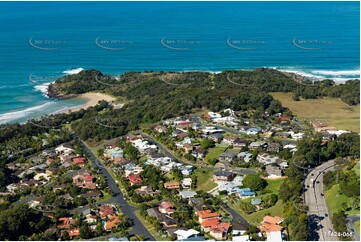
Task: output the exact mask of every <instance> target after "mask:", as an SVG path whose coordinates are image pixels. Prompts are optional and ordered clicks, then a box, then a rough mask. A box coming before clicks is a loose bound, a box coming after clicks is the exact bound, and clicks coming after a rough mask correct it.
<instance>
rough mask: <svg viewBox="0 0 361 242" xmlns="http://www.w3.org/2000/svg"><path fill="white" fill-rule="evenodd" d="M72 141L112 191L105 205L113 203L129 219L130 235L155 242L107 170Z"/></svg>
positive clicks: (87, 150)
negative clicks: (141, 236)
mask: <svg viewBox="0 0 361 242" xmlns="http://www.w3.org/2000/svg"><path fill="white" fill-rule="evenodd" d="M73 138H74V140H76V141H78V142H79V144H80V145H81V146H82V147H83V148H84V150H85V153H86V154H87V156H88V157H89V159H91V161H92V165H93V167H95V168H98V169H99V171H100V172H101V173H102V174H103V176H104V178H105V180H106V181H107V185H108V187H109V188H110V189H111V190H112V193H113V194H114V196H113V197H112V198H111V199H110V200H108V201H106V202H105V203H108V204H109V203H114V204H117V205H118V206H119V207H120V208H121V210H122V213H123V214H124V215H125V216H127V217H128V218H130V219H131V220H132V221H133V223H134V225H133V228H132V231H131V232H132V233H134V234H135V235H140V234H143V235H144V240H151V241H155V238H154V237H153V236H152V234H151V233H150V232H149V231H148V230H147V229H146V228H145V227H144V225H143V224H142V223H141V222H140V220H139V219H138V217H137V216H136V215H135V211H136V209H135V208H134V207H132V206H130V205H129V204H128V202H127V201H126V200H125V197H124V195H123V193H122V192H121V191H120V189H119V187H118V185H117V183H116V182H115V180H114V179H113V177H112V176H111V175H110V174H109V172H108V170H107V169H106V168H105V167H104V166H103V165H102V164H101V162H100V161H99V160H98V159H97V158H96V157H95V155H94V154H93V152H92V151H91V150H90V149H89V148H88V147H87V146H86V145H85V143H84V142H83V141H82V140H81V139H79V138H78V137H77V136H75V135H74V136H73Z"/></svg>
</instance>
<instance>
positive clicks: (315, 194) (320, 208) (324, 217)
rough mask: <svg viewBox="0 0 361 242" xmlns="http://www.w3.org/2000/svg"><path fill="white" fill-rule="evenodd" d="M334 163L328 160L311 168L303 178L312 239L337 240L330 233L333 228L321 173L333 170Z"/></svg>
mask: <svg viewBox="0 0 361 242" xmlns="http://www.w3.org/2000/svg"><path fill="white" fill-rule="evenodd" d="M334 165H335V164H334V160H329V161H327V162H325V163H323V164H322V165H320V166H317V167H315V168H314V169H313V170H311V171H310V172H309V173H308V175H307V177H306V179H305V186H306V187H307V190H306V191H305V194H304V196H305V205H307V206H308V208H309V211H308V216H309V227H310V229H311V231H314V233H312V234H311V239H312V240H322V241H335V240H338V238H337V236H333V234H332V232H334V230H333V227H332V223H331V220H330V216H329V213H328V208H327V204H326V198H325V196H324V187H323V173H324V172H326V171H329V170H333V169H334ZM345 232H346V231H345Z"/></svg>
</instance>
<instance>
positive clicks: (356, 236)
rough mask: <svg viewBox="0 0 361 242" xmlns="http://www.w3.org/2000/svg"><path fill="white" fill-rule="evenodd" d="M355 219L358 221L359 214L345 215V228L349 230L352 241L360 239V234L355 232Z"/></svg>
mask: <svg viewBox="0 0 361 242" xmlns="http://www.w3.org/2000/svg"><path fill="white" fill-rule="evenodd" d="M356 221H360V216H357V215H353V216H347V224H346V225H347V228H348V229H349V232H352V235H353V236H352V237H353V240H354V241H360V235H359V234H358V233H357V230H356V228H355V225H354V223H355V222H356Z"/></svg>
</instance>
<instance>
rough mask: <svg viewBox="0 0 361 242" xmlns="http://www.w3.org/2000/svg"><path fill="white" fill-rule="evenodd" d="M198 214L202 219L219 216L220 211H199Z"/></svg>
mask: <svg viewBox="0 0 361 242" xmlns="http://www.w3.org/2000/svg"><path fill="white" fill-rule="evenodd" d="M197 215H198V217H200V218H202V219H206V218H214V217H219V213H217V212H214V213H213V212H212V211H211V210H202V211H197Z"/></svg>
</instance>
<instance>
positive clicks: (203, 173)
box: [194, 168, 217, 191]
mask: <svg viewBox="0 0 361 242" xmlns="http://www.w3.org/2000/svg"><path fill="white" fill-rule="evenodd" d="M213 173H214V170H213V169H211V168H199V169H196V170H195V172H194V174H195V176H196V177H197V189H199V190H203V191H209V190H211V189H213V188H215V187H216V186H217V184H216V183H214V182H213V180H212V178H213Z"/></svg>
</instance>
